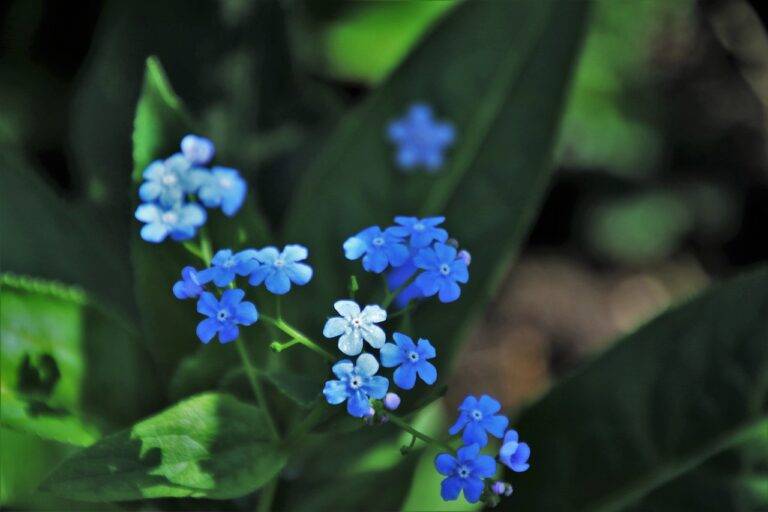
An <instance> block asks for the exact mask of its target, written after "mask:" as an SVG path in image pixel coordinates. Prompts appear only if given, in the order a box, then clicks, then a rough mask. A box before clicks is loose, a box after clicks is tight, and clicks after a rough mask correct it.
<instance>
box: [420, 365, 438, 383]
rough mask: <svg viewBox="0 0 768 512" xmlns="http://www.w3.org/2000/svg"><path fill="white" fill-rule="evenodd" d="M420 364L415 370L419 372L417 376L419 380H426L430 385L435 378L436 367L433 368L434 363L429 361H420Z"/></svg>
mask: <svg viewBox="0 0 768 512" xmlns="http://www.w3.org/2000/svg"><path fill="white" fill-rule="evenodd" d="M419 363H420V364H419V365H418V366H417V370H418V372H419V377H420V378H421V380H423V381H424V382H426V383H427V384H429V385H432V384H434V383H435V381H436V380H437V368H435V365H433V364H432V363H430V362H429V361H423V360H422V361H420V362H419Z"/></svg>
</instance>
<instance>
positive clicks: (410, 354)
mask: <svg viewBox="0 0 768 512" xmlns="http://www.w3.org/2000/svg"><path fill="white" fill-rule="evenodd" d="M408 359H410V360H411V361H413V362H414V363H415V362H416V361H418V360H419V354H418V353H417V352H414V351H410V352H408Z"/></svg>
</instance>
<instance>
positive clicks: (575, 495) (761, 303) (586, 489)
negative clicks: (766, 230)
mask: <svg viewBox="0 0 768 512" xmlns="http://www.w3.org/2000/svg"><path fill="white" fill-rule="evenodd" d="M766 419H768V269H766V268H765V267H763V268H762V269H759V270H757V271H754V272H752V273H749V274H747V275H744V276H741V277H738V278H736V279H733V280H731V281H728V282H726V283H724V284H722V285H720V286H717V287H714V288H713V289H711V290H710V291H708V292H706V293H704V294H703V295H701V296H700V297H698V298H697V299H695V300H693V301H691V302H689V303H687V304H685V305H682V306H680V307H677V308H674V309H672V310H670V311H668V312H666V313H664V314H662V315H661V316H659V317H658V318H656V319H655V320H653V321H651V322H650V323H649V324H647V325H646V326H644V327H642V328H641V329H640V330H638V331H637V332H635V333H633V334H631V335H629V336H628V337H626V338H625V339H623V340H621V341H619V342H618V343H617V344H616V345H615V346H613V347H612V348H611V349H609V350H608V351H607V352H606V353H604V354H602V355H601V356H600V357H599V358H597V359H596V360H595V361H593V362H592V363H591V364H589V365H588V366H586V367H585V368H584V369H583V370H582V371H580V372H578V373H577V374H575V375H573V376H572V377H571V378H569V379H567V380H565V381H563V382H562V383H560V384H559V385H558V386H556V387H555V388H554V389H552V391H550V392H549V394H548V395H547V396H546V397H544V398H543V399H542V400H541V401H540V402H538V403H537V404H535V405H533V406H532V407H531V408H530V409H528V410H527V411H525V412H524V413H523V414H522V416H521V417H520V421H519V423H518V430H519V431H520V435H521V437H522V438H523V439H525V440H526V441H528V442H529V443H530V445H531V449H532V451H533V456H532V467H531V470H530V471H528V472H527V473H525V474H523V475H520V476H519V477H517V478H515V487H516V491H515V499H514V500H512V503H513V504H514V506H515V507H516V508H518V509H520V510H526V511H533V512H535V511H538V510H542V511H544V510H574V511H589V512H592V511H600V512H605V511H612V510H621V509H623V508H624V507H627V506H630V505H632V504H633V503H635V502H636V501H637V500H638V499H640V498H642V497H643V496H644V495H645V494H647V493H648V492H650V491H651V490H653V489H655V488H657V487H659V486H661V485H663V484H664V483H666V482H668V481H670V480H672V479H674V478H676V477H678V476H679V475H682V474H684V473H686V472H687V471H690V470H691V469H693V468H694V467H696V466H697V465H698V464H700V463H701V462H703V461H704V460H705V459H707V458H709V457H710V456H712V455H713V454H715V453H717V452H719V451H721V450H723V449H725V448H727V447H729V446H731V445H733V444H734V443H736V442H737V441H739V439H740V435H741V434H742V433H744V432H745V431H747V430H748V429H750V428H756V427H757V425H758V424H759V423H760V422H765V421H766ZM763 424H764V423H763ZM544 489H545V490H546V492H543V491H542V490H544Z"/></svg>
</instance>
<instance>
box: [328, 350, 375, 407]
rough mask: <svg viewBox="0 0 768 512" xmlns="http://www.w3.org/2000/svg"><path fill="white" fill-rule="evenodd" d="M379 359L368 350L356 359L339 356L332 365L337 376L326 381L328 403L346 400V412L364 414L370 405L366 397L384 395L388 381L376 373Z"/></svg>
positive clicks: (338, 402) (334, 403)
mask: <svg viewBox="0 0 768 512" xmlns="http://www.w3.org/2000/svg"><path fill="white" fill-rule="evenodd" d="M378 371H379V363H378V361H376V358H375V357H373V356H372V355H371V354H360V356H359V357H358V358H357V363H356V364H354V365H353V364H352V361H350V360H348V359H342V360H341V361H339V362H338V363H336V364H334V365H333V373H334V375H336V377H337V378H338V379H339V380H329V381H327V382H326V383H325V388H324V389H323V395H325V399H326V400H328V403H329V404H331V405H337V404H340V403H342V402H343V401H344V400H346V401H347V412H349V414H351V415H352V416H355V417H357V418H362V417H363V416H366V415H367V414H368V412H369V410H370V408H371V405H370V402H369V399H371V398H376V399H380V398H383V397H384V395H386V394H387V388H388V387H389V381H388V380H387V379H386V377H381V376H379V375H376V372H378Z"/></svg>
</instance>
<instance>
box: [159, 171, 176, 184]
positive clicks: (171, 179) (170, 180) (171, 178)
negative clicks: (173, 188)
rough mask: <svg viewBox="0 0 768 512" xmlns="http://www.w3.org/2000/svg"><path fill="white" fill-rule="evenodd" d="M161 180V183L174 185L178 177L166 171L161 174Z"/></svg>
mask: <svg viewBox="0 0 768 512" xmlns="http://www.w3.org/2000/svg"><path fill="white" fill-rule="evenodd" d="M162 181H163V185H175V184H176V182H178V181H179V179H178V178H177V177H176V175H175V174H173V173H168V174H165V175H163V178H162Z"/></svg>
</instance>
